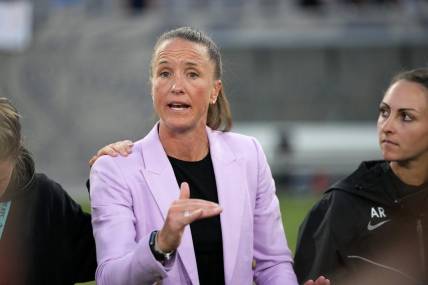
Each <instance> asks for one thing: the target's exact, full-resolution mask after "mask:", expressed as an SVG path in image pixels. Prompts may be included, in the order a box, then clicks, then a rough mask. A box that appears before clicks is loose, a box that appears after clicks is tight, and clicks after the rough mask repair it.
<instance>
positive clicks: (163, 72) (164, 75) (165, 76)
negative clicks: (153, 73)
mask: <svg viewBox="0 0 428 285" xmlns="http://www.w3.org/2000/svg"><path fill="white" fill-rule="evenodd" d="M170 76H171V72H169V71H166V70H164V71H161V72H159V77H162V78H168V77H170Z"/></svg>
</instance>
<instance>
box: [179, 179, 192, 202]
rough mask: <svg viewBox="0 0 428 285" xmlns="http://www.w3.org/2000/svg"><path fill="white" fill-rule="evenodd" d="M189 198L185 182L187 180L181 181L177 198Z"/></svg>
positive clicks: (187, 185) (187, 186)
mask: <svg viewBox="0 0 428 285" xmlns="http://www.w3.org/2000/svg"><path fill="white" fill-rule="evenodd" d="M189 198H190V189H189V184H187V182H183V183H181V187H180V197H179V198H178V199H180V200H183V199H189Z"/></svg>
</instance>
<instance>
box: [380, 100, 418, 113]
mask: <svg viewBox="0 0 428 285" xmlns="http://www.w3.org/2000/svg"><path fill="white" fill-rule="evenodd" d="M384 106H385V107H387V108H388V109H391V107H390V106H389V105H388V104H386V103H385V102H381V103H380V107H384ZM398 111H400V112H403V111H415V112H417V113H420V111H419V110H416V109H415V108H400V109H398Z"/></svg>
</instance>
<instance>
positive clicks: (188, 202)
mask: <svg viewBox="0 0 428 285" xmlns="http://www.w3.org/2000/svg"><path fill="white" fill-rule="evenodd" d="M218 206H219V205H218V204H217V203H214V202H211V201H206V200H202V199H181V200H176V201H174V203H173V204H172V205H171V207H172V208H174V209H176V210H179V211H181V210H183V209H187V210H195V209H197V208H210V207H211V208H212V207H218Z"/></svg>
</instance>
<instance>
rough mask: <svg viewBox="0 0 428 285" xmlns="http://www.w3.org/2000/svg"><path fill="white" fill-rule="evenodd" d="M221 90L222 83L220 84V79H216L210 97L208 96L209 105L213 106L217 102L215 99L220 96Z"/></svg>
mask: <svg viewBox="0 0 428 285" xmlns="http://www.w3.org/2000/svg"><path fill="white" fill-rule="evenodd" d="M222 88H223V83H222V82H221V80H220V79H217V80H215V81H214V86H213V89H212V91H211V95H210V103H211V104H215V102H216V101H217V97H218V95H219V94H220V90H221V89H222Z"/></svg>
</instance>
